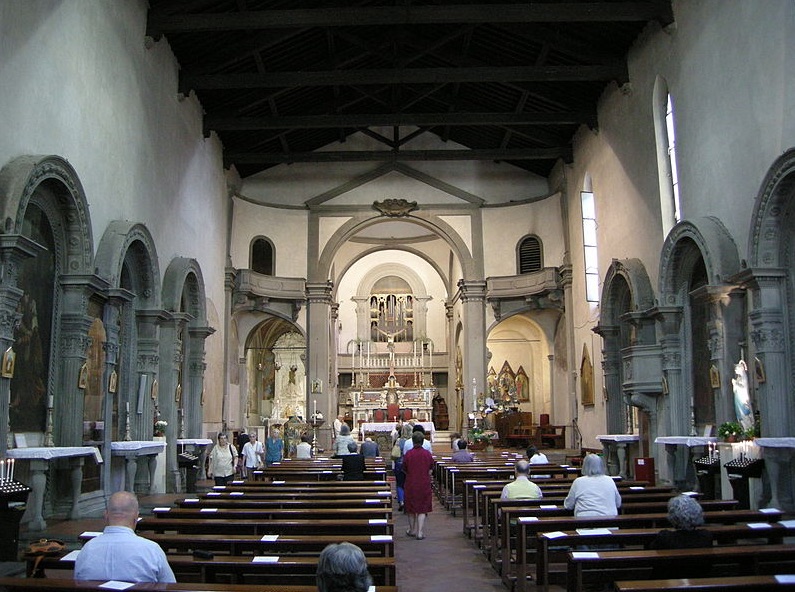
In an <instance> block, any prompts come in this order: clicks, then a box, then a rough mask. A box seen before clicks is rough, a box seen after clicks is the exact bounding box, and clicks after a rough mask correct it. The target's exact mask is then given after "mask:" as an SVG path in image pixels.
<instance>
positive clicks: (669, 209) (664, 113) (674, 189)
mask: <svg viewBox="0 0 795 592" xmlns="http://www.w3.org/2000/svg"><path fill="white" fill-rule="evenodd" d="M653 107H654V108H653V112H654V132H655V136H656V143H657V169H658V174H659V179H660V180H659V185H660V214H661V218H662V227H663V234H664V235H667V234H668V232H670V230H671V228H673V226H674V224H676V223H677V222H679V221H680V220H681V219H682V212H681V209H680V201H679V172H678V170H677V166H676V125H675V122H674V105H673V100H672V99H671V94H670V93H669V92H668V85H667V84H666V82H665V79H663V78H661V77H658V78H657V81H656V83H655V88H654V105H653Z"/></svg>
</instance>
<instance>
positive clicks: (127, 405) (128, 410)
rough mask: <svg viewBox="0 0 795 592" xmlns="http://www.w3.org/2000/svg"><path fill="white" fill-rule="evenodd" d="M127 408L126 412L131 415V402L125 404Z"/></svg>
mask: <svg viewBox="0 0 795 592" xmlns="http://www.w3.org/2000/svg"><path fill="white" fill-rule="evenodd" d="M125 407H126V411H127V413H128V414H129V413H130V402H129V401H127V402H126V403H125Z"/></svg>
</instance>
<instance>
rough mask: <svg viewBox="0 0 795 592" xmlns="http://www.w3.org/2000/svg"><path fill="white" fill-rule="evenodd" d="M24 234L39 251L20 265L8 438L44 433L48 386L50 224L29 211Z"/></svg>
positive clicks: (51, 271) (51, 268) (38, 213)
mask: <svg viewBox="0 0 795 592" xmlns="http://www.w3.org/2000/svg"><path fill="white" fill-rule="evenodd" d="M23 234H24V235H25V236H27V237H29V238H31V239H33V240H34V241H36V242H37V243H39V244H40V245H42V246H43V247H45V248H46V250H44V251H42V252H41V253H40V254H39V255H38V256H37V257H36V258H35V259H29V260H27V261H25V262H23V263H22V264H21V265H20V269H19V277H18V280H17V284H18V286H19V288H20V289H21V290H22V291H23V295H22V299H21V300H20V303H19V307H18V312H19V313H20V314H21V315H22V316H21V318H20V321H19V324H18V325H17V327H16V329H15V330H14V351H15V353H16V363H15V368H14V376H13V378H12V379H11V405H10V409H9V423H10V427H11V431H12V432H43V431H44V428H45V422H46V417H47V407H46V406H47V397H46V394H47V383H48V379H47V377H48V375H49V368H50V338H51V335H52V308H53V283H54V277H55V257H54V255H53V253H54V248H53V236H52V230H51V228H50V224H49V221H48V220H47V218H46V217H45V216H44V214H43V213H42V211H41V210H39V209H38V208H36V207H35V206H29V207H28V211H27V212H26V213H25V221H24V223H23Z"/></svg>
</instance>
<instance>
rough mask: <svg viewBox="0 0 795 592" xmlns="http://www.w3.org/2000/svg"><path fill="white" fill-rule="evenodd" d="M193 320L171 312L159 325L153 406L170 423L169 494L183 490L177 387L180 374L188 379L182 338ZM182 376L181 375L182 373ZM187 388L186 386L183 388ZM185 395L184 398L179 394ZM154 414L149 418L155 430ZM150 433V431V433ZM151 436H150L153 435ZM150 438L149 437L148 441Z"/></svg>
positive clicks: (167, 430)
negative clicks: (156, 376)
mask: <svg viewBox="0 0 795 592" xmlns="http://www.w3.org/2000/svg"><path fill="white" fill-rule="evenodd" d="M192 318H193V317H191V315H189V314H187V313H179V312H175V313H171V314H170V315H169V318H167V319H165V320H163V321H162V323H161V325H160V371H159V373H158V397H157V400H156V401H153V404H154V405H155V406H156V409H157V410H158V412H159V413H160V415H159V419H161V420H164V421H166V422H167V423H168V425H167V426H166V443H167V444H166V491H167V492H169V493H176V492H178V491H180V488H181V482H180V472H179V467H178V466H177V455H176V452H175V450H176V439H177V432H178V430H179V428H178V426H177V403H176V401H175V398H176V394H177V385H178V384H179V380H180V375H181V376H182V380H183V381H184V380H186V379H187V378H188V377H187V371H185V372H184V373H182V370H183V365H184V364H185V359H184V353H183V339H186V338H188V336H187V335H186V330H187V326H188V323H189V322H190V320H191V319H192ZM181 373H182V374H181ZM181 388H184V385H181ZM180 396H182V395H180ZM154 416H155V413H153V414H152V417H151V418H150V424H152V427H150V428H149V429H150V430H151V429H152V428H153V427H154V419H155V417H154ZM148 433H150V434H151V432H148ZM150 437H151V436H150ZM147 439H148V438H147Z"/></svg>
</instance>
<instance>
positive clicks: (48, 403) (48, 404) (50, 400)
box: [47, 395, 53, 409]
mask: <svg viewBox="0 0 795 592" xmlns="http://www.w3.org/2000/svg"><path fill="white" fill-rule="evenodd" d="M47 407H49V408H50V409H52V407H53V405H52V395H48V396H47Z"/></svg>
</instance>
